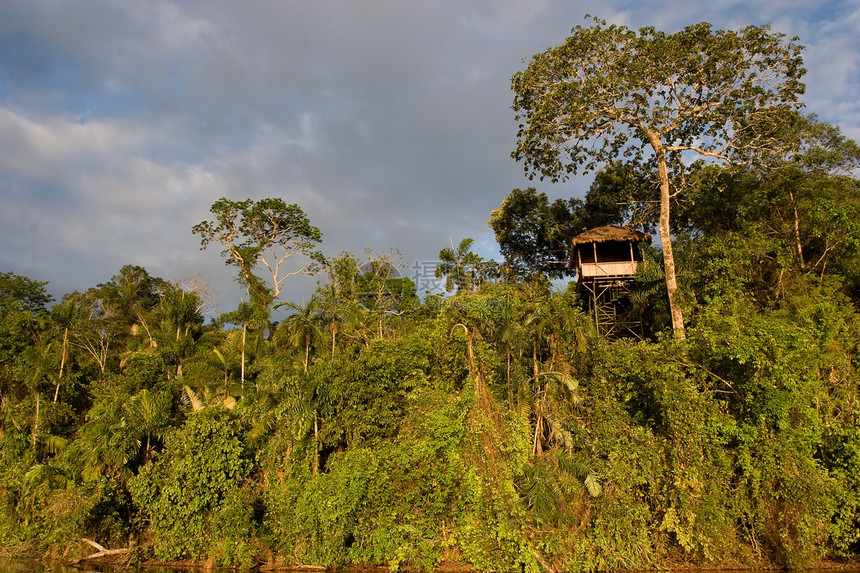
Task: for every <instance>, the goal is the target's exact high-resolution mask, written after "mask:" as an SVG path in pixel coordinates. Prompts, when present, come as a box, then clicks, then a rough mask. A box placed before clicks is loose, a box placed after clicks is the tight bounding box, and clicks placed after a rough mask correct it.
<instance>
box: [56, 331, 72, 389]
mask: <svg viewBox="0 0 860 573" xmlns="http://www.w3.org/2000/svg"><path fill="white" fill-rule="evenodd" d="M68 342H69V329H68V328H65V329H63V349H62V354H61V355H60V373H59V374H58V375H57V387H56V389H55V390H54V403H55V404H56V403H57V398H58V397H59V395H60V381H61V380H62V379H63V368H64V367H65V366H66V348H67V347H68Z"/></svg>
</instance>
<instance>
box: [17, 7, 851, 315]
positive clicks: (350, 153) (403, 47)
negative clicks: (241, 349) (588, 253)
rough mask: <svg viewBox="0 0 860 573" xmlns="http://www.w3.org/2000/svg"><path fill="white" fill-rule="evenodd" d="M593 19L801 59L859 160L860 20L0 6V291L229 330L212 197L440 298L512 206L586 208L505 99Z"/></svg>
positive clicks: (818, 105)
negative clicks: (191, 312)
mask: <svg viewBox="0 0 860 573" xmlns="http://www.w3.org/2000/svg"><path fill="white" fill-rule="evenodd" d="M588 14H590V15H593V16H595V17H598V18H601V19H604V20H606V21H608V22H609V23H614V24H623V25H626V26H628V27H631V28H640V27H644V26H653V27H656V28H658V29H661V30H664V31H666V32H674V31H677V30H680V29H682V28H683V27H685V26H687V25H690V24H695V23H698V22H703V21H705V22H710V23H711V24H713V26H714V27H716V28H720V29H739V28H742V27H744V26H747V25H751V24H752V25H764V24H770V25H771V26H772V29H773V30H774V31H777V32H781V33H784V34H786V35H788V36H790V37H791V36H798V37H799V43H800V44H802V45H804V46H806V49H805V51H804V62H805V67H806V68H807V70H808V71H807V74H806V84H807V90H806V95H805V96H804V103H805V112H807V113H815V114H817V115H818V117H819V119H821V120H823V121H827V122H830V123H834V124H838V125H839V126H840V127H841V128H842V131H843V133H844V134H845V135H847V136H849V137H851V138H853V139H855V140H860V101H858V94H860V70H858V66H859V65H860V0H841V1H837V0H832V1H821V0H711V1H710V2H691V1H689V0H481V1H468V0H433V1H429V0H415V1H407V0H401V1H394V0H351V1H347V0H314V1H311V0H307V1H291V0H283V1H264V0H229V1H228V0H205V1H203V0H201V1H194V0H190V1H158V0H146V1H144V0H122V1H120V0H115V1H109V0H99V1H90V0H21V1H17V0H0V272H14V273H16V274H20V275H25V276H28V277H30V278H32V279H34V280H39V281H48V287H47V289H48V291H49V292H50V293H51V294H52V295H54V296H55V297H57V298H60V297H61V296H62V295H63V294H65V293H68V292H71V291H74V290H81V291H83V290H86V289H88V288H90V287H92V286H95V285H97V284H99V283H104V282H106V281H108V280H109V279H110V278H111V277H112V276H113V275H115V274H117V273H118V272H119V270H120V268H122V267H123V266H124V265H140V266H143V267H145V268H146V270H147V271H148V272H149V273H150V274H151V275H153V276H158V277H161V278H164V279H167V280H171V281H179V280H182V279H185V278H187V277H195V276H196V277H199V278H200V279H201V280H203V281H204V282H205V283H206V284H208V285H209V289H210V290H214V291H215V292H217V293H218V295H217V297H216V299H215V302H216V305H217V309H218V311H220V312H227V311H229V310H232V309H234V308H236V306H237V304H238V303H239V302H240V301H242V300H247V299H248V295H247V293H246V292H245V291H244V290H243V288H242V287H241V286H240V285H239V284H237V283H236V281H235V275H236V273H235V269H234V268H232V267H227V266H225V264H224V261H223V259H222V258H221V255H220V249H219V248H217V247H210V248H209V249H207V250H201V249H200V240H199V237H198V236H196V235H194V234H192V232H191V227H192V226H193V225H195V224H196V223H199V222H201V221H203V220H206V219H208V218H209V215H210V213H209V207H210V206H211V205H212V204H213V203H214V202H215V201H216V200H217V199H219V198H220V197H227V198H228V199H232V200H241V199H246V198H251V199H254V200H259V199H262V198H266V197H279V198H282V199H283V200H284V201H286V202H287V203H288V204H290V203H295V204H298V205H299V206H300V207H301V208H302V209H303V210H304V212H305V213H306V214H307V216H308V217H309V219H310V221H311V223H312V224H314V225H315V226H317V227H318V228H319V229H320V230H321V231H322V233H323V241H322V243H321V249H322V251H323V252H324V253H325V254H326V255H327V256H336V255H338V254H340V253H342V252H350V253H354V254H356V255H358V256H360V257H363V256H364V251H365V249H371V250H372V252H374V253H377V254H379V253H395V251H396V252H399V259H400V261H401V264H402V266H403V268H402V270H401V273H402V274H404V275H406V276H411V277H412V278H413V280H415V281H416V283H417V284H418V287H419V292H423V291H424V290H425V289H428V288H429V289H431V290H433V289H434V288H436V287H437V286H438V284H437V283H435V282H434V281H433V277H432V272H433V268H434V267H435V262H436V261H437V260H438V254H439V250H440V249H442V248H444V247H447V246H449V245H450V244H451V243H452V242H453V243H454V244H458V243H459V241H460V240H461V239H463V238H466V237H471V238H473V239H474V240H475V243H474V247H473V250H474V251H475V252H477V253H478V254H480V255H482V256H484V257H486V258H498V248H497V245H496V242H495V240H494V238H493V233H492V230H491V229H490V228H489V227H488V225H487V219H488V218H489V216H490V212H491V211H492V210H493V209H496V208H498V207H499V205H500V204H501V202H502V201H503V200H504V198H505V197H506V196H507V195H508V194H509V193H510V192H511V190H512V189H514V188H525V187H529V186H534V187H536V188H537V189H538V191H541V192H544V193H546V194H547V195H548V196H549V197H550V198H551V199H554V198H557V197H571V196H582V195H583V194H584V193H585V191H586V190H587V189H588V186H589V184H590V182H591V179H592V177H593V175H585V176H576V177H573V178H572V179H571V180H569V181H567V182H565V183H561V184H552V183H549V182H548V181H547V182H541V181H537V180H535V181H529V180H528V179H526V178H525V176H524V172H523V168H522V165H520V164H518V163H517V162H515V161H514V160H513V159H511V157H510V152H511V150H512V149H513V148H514V146H515V143H516V127H517V126H516V122H515V121H514V112H513V111H512V110H511V103H512V100H513V93H512V92H511V89H510V79H511V76H512V75H513V74H514V73H516V72H517V71H519V70H522V69H524V67H525V64H524V59H527V58H528V57H529V56H531V55H532V54H535V53H538V52H542V51H544V50H545V49H547V48H548V47H550V46H556V45H558V44H561V43H562V42H563V41H564V39H565V38H566V37H567V36H568V35H569V34H570V31H571V28H573V27H574V26H577V25H588V21H586V20H585V16H586V15H588ZM320 278H321V277H319V276H318V277H300V278H297V279H296V280H291V282H290V283H289V284H288V285H287V286H286V287H285V291H284V293H283V294H282V296H281V298H282V299H283V300H294V301H298V300H300V299H302V298H308V297H309V296H310V294H311V293H312V292H313V288H314V285H315V284H316V281H317V280H320Z"/></svg>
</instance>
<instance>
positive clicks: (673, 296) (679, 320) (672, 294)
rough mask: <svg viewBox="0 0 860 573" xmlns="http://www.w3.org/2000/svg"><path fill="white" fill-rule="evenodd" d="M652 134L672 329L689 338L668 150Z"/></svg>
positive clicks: (678, 336)
mask: <svg viewBox="0 0 860 573" xmlns="http://www.w3.org/2000/svg"><path fill="white" fill-rule="evenodd" d="M655 137H656V136H652V140H651V144H652V146H653V147H654V151H655V154H656V156H657V166H658V170H659V173H660V243H661V245H662V247H663V270H664V272H665V274H666V294H667V295H668V298H669V312H670V313H671V314H672V330H673V331H674V333H675V339H676V340H684V339H686V338H687V335H686V332H685V331H684V314H683V313H682V312H681V306H680V305H679V304H678V295H677V293H678V280H677V278H676V277H675V255H674V253H673V252H672V236H671V235H670V233H669V211H670V202H671V200H672V198H671V196H670V193H669V167H668V165H667V164H666V150H665V148H663V145H662V144H661V143H659V141H656V142H655V140H654V138H655Z"/></svg>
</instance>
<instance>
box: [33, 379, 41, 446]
mask: <svg viewBox="0 0 860 573" xmlns="http://www.w3.org/2000/svg"><path fill="white" fill-rule="evenodd" d="M39 398H40V394H39V393H38V392H36V418H35V420H34V421H33V451H34V452H35V451H36V442H37V441H38V440H39Z"/></svg>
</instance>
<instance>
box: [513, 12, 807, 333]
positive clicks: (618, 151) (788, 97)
mask: <svg viewBox="0 0 860 573" xmlns="http://www.w3.org/2000/svg"><path fill="white" fill-rule="evenodd" d="M795 41H796V39H791V40H787V39H786V37H785V36H784V35H783V34H779V33H774V32H772V31H771V30H770V28H769V27H768V26H763V27H758V26H749V27H747V28H744V29H742V30H740V31H723V30H712V29H711V26H710V24H707V23H700V24H695V25H692V26H688V27H687V28H684V29H683V30H681V31H679V32H677V33H674V34H666V33H664V32H660V31H657V30H655V29H654V28H650V27H649V28H641V29H640V30H639V31H638V32H637V31H634V30H630V29H629V28H627V27H625V26H615V25H612V26H608V25H607V24H606V22H604V21H601V20H597V19H595V20H594V24H593V25H592V26H590V27H587V28H584V27H581V26H577V27H576V28H574V29H573V30H572V33H571V36H570V37H568V38H567V40H566V41H565V42H564V43H563V44H562V45H560V46H558V47H554V48H550V49H548V50H547V51H545V52H543V53H540V54H536V55H534V56H533V57H532V60H531V62H529V64H528V65H527V67H526V69H525V70H524V71H522V72H518V73H517V74H515V75H514V76H513V79H512V88H513V90H514V92H515V94H516V95H515V98H514V105H513V109H514V110H515V112H516V119H517V120H518V121H519V122H520V124H519V131H518V134H517V137H518V142H517V147H516V149H515V150H514V151H513V152H512V157H514V158H515V159H516V160H518V161H523V162H524V163H525V171H526V173H527V174H528V176H529V177H534V176H536V175H537V176H540V177H541V178H543V177H549V178H550V179H551V180H552V181H559V180H563V179H566V178H567V177H568V176H569V175H570V174H572V173H576V172H578V171H582V172H587V171H590V170H593V169H595V168H597V166H598V165H599V164H602V163H606V162H609V161H613V160H615V159H618V158H619V157H625V158H629V159H632V160H634V161H638V162H641V161H642V160H643V159H644V157H645V156H646V153H647V154H648V156H649V158H650V160H651V161H653V163H654V164H655V165H656V170H657V172H658V174H659V177H660V224H659V231H660V239H661V242H662V246H663V255H664V256H663V261H664V267H665V271H666V272H665V275H666V291H667V294H668V299H669V306H670V310H671V314H672V326H673V329H674V333H675V337H676V338H679V339H683V338H685V331H684V317H683V313H682V311H681V308H680V305H679V302H678V299H677V279H676V272H675V258H674V255H673V253H672V239H671V236H670V228H669V220H670V207H671V201H672V197H673V195H676V194H678V193H679V192H681V190H682V189H681V187H676V188H675V189H674V193H673V190H672V189H671V186H670V182H671V180H672V177H671V175H670V173H671V172H674V174H675V175H677V174H679V173H683V171H684V169H685V167H684V165H685V161H684V155H688V154H693V155H695V154H698V155H700V156H704V157H708V158H711V159H713V160H723V161H729V162H731V161H742V160H749V159H751V158H754V157H755V156H761V155H765V154H769V153H772V152H774V151H779V150H780V149H781V148H782V143H783V139H782V138H781V137H780V133H779V123H780V120H781V119H783V118H785V117H787V116H788V115H790V114H793V113H794V111H795V110H796V109H797V108H798V107H799V106H800V103H799V102H798V98H799V96H800V95H801V94H802V93H803V91H804V86H803V84H802V83H801V81H800V79H801V77H802V76H803V74H804V72H805V70H804V69H803V67H802V59H801V57H800V51H801V46H799V45H797V44H796V43H795Z"/></svg>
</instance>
